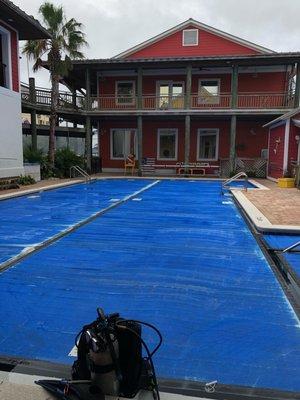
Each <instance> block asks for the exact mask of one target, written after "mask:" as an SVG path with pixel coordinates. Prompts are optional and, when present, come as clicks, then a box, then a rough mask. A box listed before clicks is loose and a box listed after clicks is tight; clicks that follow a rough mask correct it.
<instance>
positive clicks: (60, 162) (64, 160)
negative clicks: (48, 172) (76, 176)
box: [55, 148, 84, 178]
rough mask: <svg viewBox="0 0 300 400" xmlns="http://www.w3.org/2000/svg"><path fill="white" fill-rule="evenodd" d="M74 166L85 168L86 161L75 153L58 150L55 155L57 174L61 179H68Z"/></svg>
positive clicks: (65, 149)
mask: <svg viewBox="0 0 300 400" xmlns="http://www.w3.org/2000/svg"><path fill="white" fill-rule="evenodd" d="M73 165H79V166H80V167H81V168H84V159H83V157H81V156H78V155H77V154H76V153H74V151H72V150H70V149H68V148H64V149H60V150H57V151H56V153H55V173H56V175H57V176H58V177H59V178H68V177H69V176H70V168H71V167H72V166H73Z"/></svg>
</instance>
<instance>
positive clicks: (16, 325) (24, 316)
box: [0, 181, 300, 391]
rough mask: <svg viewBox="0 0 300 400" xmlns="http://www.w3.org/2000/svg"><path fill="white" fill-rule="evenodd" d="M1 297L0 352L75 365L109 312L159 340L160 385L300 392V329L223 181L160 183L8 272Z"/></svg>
mask: <svg viewBox="0 0 300 400" xmlns="http://www.w3.org/2000/svg"><path fill="white" fill-rule="evenodd" d="M100 186H101V185H100ZM82 190H83V189H82ZM0 291H1V303H2V307H1V308H0V318H1V321H2V324H1V327H0V349H1V353H2V354H8V355H15V356H21V357H26V358H33V359H40V360H48V361H53V362H62V363H69V364H70V363H72V362H73V359H72V358H71V357H69V356H68V353H69V352H70V350H71V349H72V347H73V345H74V336H75V334H76V333H77V332H78V331H79V329H80V328H81V326H82V325H83V324H86V323H87V322H90V321H91V320H93V319H94V317H95V314H96V312H95V310H96V307H98V306H101V307H103V308H104V310H105V311H106V312H115V311H118V312H120V313H121V314H122V316H124V317H127V318H138V319H143V320H145V321H148V322H151V323H153V324H155V325H156V326H157V327H158V328H159V329H160V330H161V332H162V334H163V337H164V342H163V346H162V347H161V349H160V350H159V352H158V354H157V355H156V356H155V363H156V366H157V372H158V375H159V376H160V377H165V378H172V379H186V380H194V381H212V380H217V381H218V382H220V383H225V384H235V385H247V386H252V387H260V388H276V389H281V390H291V391H300V380H299V372H300V324H299V320H298V319H297V317H296V315H295V313H294V311H293V309H292V307H291V306H290V304H289V302H288V300H287V298H286V296H285V294H284V293H283V291H282V289H281V287H280V285H279V283H278V281H277V279H276V277H275V276H274V273H273V272H272V270H271V268H270V266H269V265H268V263H267V261H266V259H265V257H264V255H263V254H262V252H261V250H260V248H259V246H258V245H257V243H256V241H255V239H254V237H253V236H252V234H251V233H250V231H249V229H248V227H247V226H246V224H245V222H244V220H243V218H242V217H241V216H240V214H239V212H238V211H237V209H236V207H235V205H234V204H233V202H232V201H231V199H230V198H229V197H227V196H223V197H222V196H220V183H219V182H216V181H202V182H188V181H161V182H160V183H158V184H156V185H155V186H153V187H152V188H151V189H149V190H147V191H145V192H144V193H143V194H142V195H140V196H138V198H136V199H135V200H130V201H128V202H127V203H125V204H123V205H120V206H118V207H116V208H114V209H112V210H110V211H109V212H108V213H106V214H104V215H103V216H101V217H99V218H97V219H96V220H94V221H93V222H91V223H89V224H87V225H85V226H83V227H81V228H79V229H78V230H76V231H75V232H73V233H71V234H69V235H67V236H65V237H64V238H62V239H60V240H59V241H57V242H56V243H53V244H52V245H50V246H48V247H47V248H45V249H43V250H40V251H38V252H36V253H34V254H33V255H31V256H30V257H28V258H26V259H24V260H23V261H21V262H19V263H18V264H17V265H16V266H14V267H12V268H10V269H8V270H6V271H5V272H4V273H2V275H1V276H0ZM4 305H5V306H4ZM145 338H146V340H148V341H149V342H150V344H152V345H154V339H153V338H152V337H151V336H150V334H149V333H148V332H146V331H145Z"/></svg>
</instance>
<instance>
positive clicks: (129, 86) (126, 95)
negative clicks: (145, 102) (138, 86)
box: [116, 81, 135, 105]
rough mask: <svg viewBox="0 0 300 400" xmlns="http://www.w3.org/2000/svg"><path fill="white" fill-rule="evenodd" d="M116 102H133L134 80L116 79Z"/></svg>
mask: <svg viewBox="0 0 300 400" xmlns="http://www.w3.org/2000/svg"><path fill="white" fill-rule="evenodd" d="M116 102H117V104H124V105H126V104H134V103H135V82H134V81H118V82H116Z"/></svg>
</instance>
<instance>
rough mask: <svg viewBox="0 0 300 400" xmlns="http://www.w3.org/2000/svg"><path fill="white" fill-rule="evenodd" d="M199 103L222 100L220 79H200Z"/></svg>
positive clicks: (211, 102) (216, 102)
mask: <svg viewBox="0 0 300 400" xmlns="http://www.w3.org/2000/svg"><path fill="white" fill-rule="evenodd" d="M198 102H199V104H218V103H219V102H220V81H219V79H205V80H201V79H200V80H199V93H198Z"/></svg>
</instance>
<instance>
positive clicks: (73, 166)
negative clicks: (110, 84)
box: [70, 165, 92, 182]
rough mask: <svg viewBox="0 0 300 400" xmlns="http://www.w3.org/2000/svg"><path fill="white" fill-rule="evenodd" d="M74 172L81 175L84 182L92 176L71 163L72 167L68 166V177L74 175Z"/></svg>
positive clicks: (88, 180)
mask: <svg viewBox="0 0 300 400" xmlns="http://www.w3.org/2000/svg"><path fill="white" fill-rule="evenodd" d="M75 172H77V173H78V174H79V175H81V176H82V177H83V178H84V179H85V181H86V182H90V181H91V180H92V177H91V176H90V175H89V174H88V173H87V172H86V171H85V170H84V169H83V168H81V167H80V166H79V165H72V167H71V168H70V178H74V177H75Z"/></svg>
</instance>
